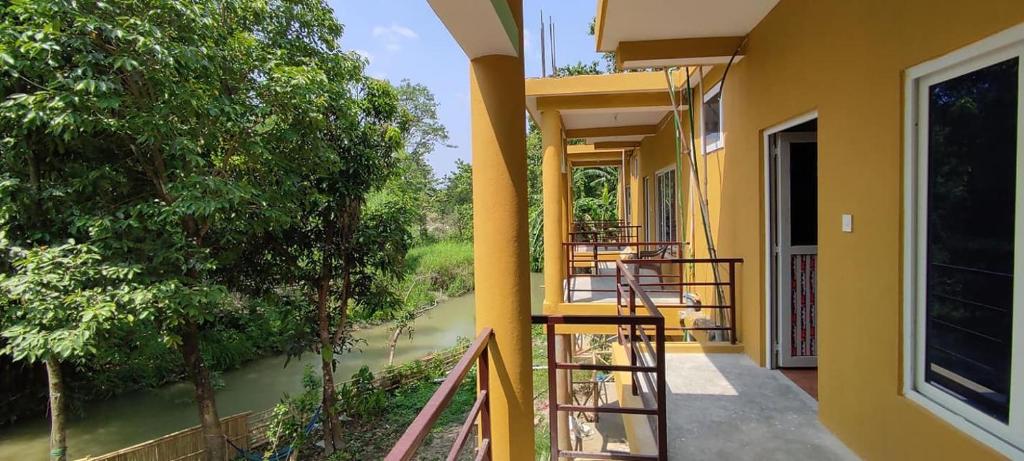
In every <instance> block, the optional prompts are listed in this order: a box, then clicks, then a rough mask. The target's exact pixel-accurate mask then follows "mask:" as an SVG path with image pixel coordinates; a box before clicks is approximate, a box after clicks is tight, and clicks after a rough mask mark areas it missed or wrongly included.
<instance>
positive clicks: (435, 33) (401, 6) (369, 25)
mask: <svg viewBox="0 0 1024 461" xmlns="http://www.w3.org/2000/svg"><path fill="white" fill-rule="evenodd" d="M329 3H330V5H331V6H332V7H333V8H334V13H335V15H336V16H337V17H338V19H339V20H340V21H341V22H342V24H344V25H345V35H344V37H343V38H342V46H343V47H344V48H345V49H348V50H356V51H358V52H359V53H361V54H363V55H364V56H366V57H367V58H368V59H369V60H370V66H369V68H368V73H369V74H370V75H373V76H375V77H379V78H386V79H388V80H391V81H393V82H396V83H397V82H398V81H400V80H401V79H403V78H408V79H409V80H412V81H413V82H418V83H422V84H424V85H426V86H427V87H429V88H430V89H431V91H433V92H434V95H435V97H436V98H437V101H438V103H439V113H440V118H441V121H442V122H443V123H444V124H445V126H447V127H448V131H449V133H450V134H451V143H452V144H453V145H455V146H456V147H455V148H451V149H449V148H443V147H442V148H439V149H438V150H437V151H436V152H435V153H434V154H433V157H432V158H430V159H429V160H430V163H431V165H433V166H434V170H435V172H436V173H437V175H438V176H439V177H440V176H443V175H444V174H446V173H448V172H450V171H451V170H452V169H453V168H454V165H455V159H457V158H460V159H463V160H466V161H468V160H469V158H470V149H469V142H470V141H469V136H470V127H469V62H468V61H467V60H466V56H465V55H464V54H463V53H462V50H461V49H460V48H459V46H458V44H456V43H455V40H453V39H452V37H451V35H449V34H448V31H447V30H446V29H445V28H444V25H442V24H441V21H440V20H438V19H437V16H435V15H434V11H433V10H431V9H430V5H428V4H427V1H426V0H329ZM596 8H597V3H596V2H595V1H594V0H524V4H523V14H524V17H525V19H526V21H525V29H526V34H525V41H526V46H525V49H526V75H527V76H539V75H540V73H541V70H540V10H541V9H543V10H544V15H545V16H551V18H552V19H553V20H554V22H555V28H556V31H555V33H556V35H557V38H558V43H557V45H558V64H559V65H565V64H569V63H573V62H576V61H580V60H582V61H586V62H589V61H593V60H599V59H600V54H598V53H597V52H595V51H594V39H593V37H591V36H589V35H587V29H588V27H589V24H590V20H591V19H592V18H593V16H594V12H595V11H596ZM549 71H550V70H549Z"/></svg>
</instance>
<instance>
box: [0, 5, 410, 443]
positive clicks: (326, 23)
mask: <svg viewBox="0 0 1024 461" xmlns="http://www.w3.org/2000/svg"><path fill="white" fill-rule="evenodd" d="M0 24H3V27H0V73H2V74H3V75H4V79H2V80H0V94H2V95H3V97H4V102H3V103H2V104H0V147H2V157H0V161H2V164H3V165H2V166H3V169H2V171H3V172H4V173H3V174H4V175H6V177H8V178H10V179H12V180H13V182H12V184H14V186H12V187H11V189H10V191H9V194H8V195H7V197H6V199H5V203H4V206H7V207H9V208H10V209H12V210H14V211H11V212H10V213H9V214H10V215H12V216H20V217H21V218H20V219H11V220H8V222H6V223H5V228H4V229H3V231H4V232H5V234H6V235H7V236H8V237H9V238H10V240H11V241H12V242H13V244H15V245H18V246H20V247H24V248H30V249H31V248H42V247H45V246H52V245H53V243H54V242H62V241H65V240H67V239H69V238H73V239H76V240H78V241H88V242H89V243H90V245H92V246H94V247H95V248H96V251H97V252H98V253H99V254H100V255H101V259H102V260H103V261H105V262H108V263H110V264H124V265H129V266H133V267H138V268H139V273H138V274H137V275H136V276H135V277H136V279H137V280H139V281H140V283H145V284H146V285H147V286H149V287H151V289H154V290H157V292H158V293H159V296H154V298H153V299H154V303H153V304H154V306H153V312H154V317H153V318H152V320H151V321H152V322H153V325H155V326H156V327H157V328H158V330H159V331H160V332H161V334H162V335H163V337H164V341H166V342H167V343H168V344H169V345H172V346H174V347H176V348H177V349H178V351H179V352H180V354H181V356H182V361H183V363H184V366H185V369H186V372H187V375H188V376H189V379H190V380H191V381H192V383H193V385H194V388H195V396H196V401H197V407H198V414H199V419H200V423H201V426H202V431H203V435H204V439H205V445H206V447H205V448H206V456H207V457H208V458H210V459H223V458H224V456H225V453H224V451H225V446H224V443H223V441H224V435H223V431H222V430H221V427H220V423H219V416H218V414H217V411H216V405H215V399H214V392H213V386H212V384H211V381H210V374H209V370H208V369H207V367H206V365H205V364H204V362H203V359H202V354H201V343H200V340H201V336H202V332H203V330H204V329H205V328H207V326H208V325H210V323H211V322H212V321H213V319H215V318H216V314H217V312H218V310H219V309H221V308H223V306H224V305H225V303H226V301H227V296H228V293H230V292H231V291H233V290H236V289H246V288H249V287H252V286H259V285H261V284H264V283H266V281H261V280H260V279H261V278H263V277H266V276H269V275H274V276H277V275H278V274H276V273H272V272H267V273H262V272H255V271H254V272H247V273H245V275H246V276H247V277H241V276H238V275H235V274H233V273H232V271H230V270H226V269H227V268H237V267H239V266H240V265H241V262H242V261H243V259H244V258H245V256H246V255H245V254H244V252H242V251H241V250H240V249H241V248H243V247H244V244H243V242H252V241H266V240H269V238H268V237H267V235H279V234H280V233H281V232H283V231H282V229H290V228H294V227H296V226H297V224H296V219H297V218H299V217H302V218H306V219H309V220H313V221H316V223H314V224H309V223H308V222H307V224H309V225H308V226H307V228H318V229H322V230H326V231H328V232H327V235H323V234H321V235H320V237H323V238H322V239H320V240H316V242H317V243H318V244H321V245H322V246H321V247H320V250H324V251H325V252H326V253H325V254H326V256H325V257H323V258H319V257H310V259H307V260H306V261H305V262H306V263H307V264H320V263H323V264H322V277H321V279H322V280H327V281H326V282H325V283H326V285H327V286H328V287H329V279H331V278H332V277H335V276H337V275H338V274H337V273H335V271H334V268H335V267H336V266H335V263H336V262H340V263H342V264H341V266H342V267H348V264H347V263H348V262H349V261H347V260H346V259H344V258H343V259H341V260H340V261H339V260H338V259H337V258H336V257H335V255H337V254H346V253H345V252H344V250H346V249H347V248H348V245H350V243H351V236H352V235H353V234H354V228H353V227H352V226H351V224H352V223H353V220H352V219H350V218H351V217H353V216H358V214H359V204H360V203H361V202H360V199H359V197H360V194H361V193H362V192H361V191H362V190H363V189H365V187H363V186H361V185H362V184H363V183H362V182H360V183H359V184H360V185H358V186H352V184H351V183H349V182H347V178H348V177H349V176H350V175H351V176H352V177H358V178H362V179H368V180H372V179H374V178H375V176H374V175H375V174H376V173H372V172H375V171H377V170H379V169H382V167H385V166H386V165H384V164H382V163H381V162H378V161H376V160H379V158H380V157H379V156H378V157H372V156H371V157H372V158H371V159H370V160H371V161H363V160H364V159H363V158H362V156H363V155H364V154H365V153H366V152H368V151H371V150H373V147H371V146H374V145H376V144H381V143H383V144H388V145H391V144H394V143H395V139H396V137H397V136H396V135H395V134H393V133H392V128H391V127H390V126H383V125H387V121H389V120H390V117H391V113H392V112H393V110H394V109H393V107H394V106H395V104H393V103H391V102H388V101H391V100H392V99H393V98H392V97H390V96H382V95H386V94H391V90H390V88H387V89H382V88H381V87H386V85H384V84H373V83H368V82H367V81H366V77H365V76H364V75H363V65H362V64H361V62H360V61H359V59H358V58H356V57H355V56H354V55H350V54H347V53H343V52H341V51H340V50H339V46H338V40H339V39H340V36H341V31H342V27H341V25H340V24H338V23H337V21H336V19H335V18H334V16H333V14H332V12H331V10H330V8H328V7H327V6H326V5H324V4H323V2H321V1H319V0H285V1H276V2H248V1H244V0H220V1H213V0H205V1H184V0H149V1H142V0H113V1H108V2H66V1H62V0H39V1H33V2H12V3H9V4H6V5H5V6H3V7H0ZM382 101H384V102H383V103H382ZM378 122H381V123H382V126H383V127H382V129H379V130H372V129H367V130H360V127H365V126H368V125H372V124H376V123H378ZM350 133H358V135H355V136H350ZM374 136H376V138H373V137H374ZM310 168H320V169H321V170H320V171H322V174H319V175H310V174H309V172H310V170H309V169H310ZM363 171H370V172H371V173H370V174H368V175H361V172H363ZM325 175H330V176H325ZM319 186H323V187H319ZM334 186H338V187H334ZM307 193H312V195H307ZM321 193H324V194H329V195H326V196H325V195H318V194H321ZM311 203H322V204H326V205H325V206H324V207H323V208H322V209H318V211H322V213H320V214H316V213H314V214H306V215H303V214H302V211H303V210H309V209H310V208H308V207H307V206H308V205H310V204H311ZM318 226H319V227H318ZM342 226H344V227H343V228H342ZM338 251H341V253H338ZM306 256H310V255H309V254H306ZM313 256H317V255H313ZM346 270H347V269H346ZM243 282H244V283H245V286H236V284H238V283H243ZM321 306H323V303H321ZM342 324H343V322H342Z"/></svg>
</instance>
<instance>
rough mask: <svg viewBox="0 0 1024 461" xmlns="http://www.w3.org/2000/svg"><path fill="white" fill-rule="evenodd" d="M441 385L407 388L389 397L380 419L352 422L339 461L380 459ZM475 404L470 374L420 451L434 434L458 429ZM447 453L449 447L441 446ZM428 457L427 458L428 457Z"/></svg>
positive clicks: (428, 382) (426, 383) (419, 384)
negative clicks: (343, 451)
mask: <svg viewBox="0 0 1024 461" xmlns="http://www.w3.org/2000/svg"><path fill="white" fill-rule="evenodd" d="M438 387H440V384H438V383H435V382H433V380H425V381H420V382H417V383H413V384H410V385H407V386H405V387H403V388H401V389H399V390H397V391H396V392H394V393H393V394H392V395H390V396H389V399H388V403H387V405H386V407H385V408H384V410H383V411H381V412H380V415H381V416H380V417H376V418H371V419H369V420H363V421H361V420H353V421H350V422H349V423H348V427H347V428H346V429H345V433H344V436H345V439H346V453H345V455H344V457H343V458H342V459H345V460H363V459H383V458H384V455H386V454H387V453H388V450H390V449H391V447H392V446H393V445H394V444H395V442H397V441H398V439H399V437H401V436H402V433H404V432H405V430H406V429H407V428H408V427H409V425H410V424H411V423H412V421H413V420H414V419H416V415H418V414H419V412H420V410H422V409H423V407H424V406H426V404H427V401H428V400H430V397H431V396H433V395H434V392H435V391H437V388H438ZM475 401H476V374H475V373H470V374H469V375H467V376H466V378H465V379H464V380H463V381H462V384H461V385H460V386H459V389H458V391H457V392H456V393H455V396H454V397H453V398H452V401H451V402H450V403H449V404H448V408H446V409H445V410H444V412H443V413H441V417H440V418H439V419H438V420H437V422H436V423H434V426H433V429H432V431H431V435H429V436H427V439H426V440H425V441H424V443H423V448H422V449H421V451H424V452H426V451H430V450H429V449H430V448H431V446H432V444H433V442H434V437H435V434H437V433H439V432H444V431H450V430H452V428H454V427H458V426H461V425H462V423H463V422H464V421H465V419H466V415H467V414H468V413H469V410H470V409H471V408H472V407H473V403H474V402H475ZM441 448H443V449H444V451H445V452H447V449H448V447H447V446H445V447H441ZM428 458H429V457H428Z"/></svg>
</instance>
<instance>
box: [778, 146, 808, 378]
mask: <svg viewBox="0 0 1024 461" xmlns="http://www.w3.org/2000/svg"><path fill="white" fill-rule="evenodd" d="M774 136H775V143H774V146H775V151H774V153H773V154H774V155H773V157H774V159H775V162H776V164H775V171H776V175H777V176H776V177H777V181H776V185H777V189H776V193H775V197H776V200H777V203H776V206H775V207H773V208H774V209H775V210H776V213H777V216H776V219H775V223H776V226H777V227H776V229H777V232H776V234H775V235H776V236H777V240H776V242H777V243H776V247H775V251H776V258H775V260H776V264H777V266H776V270H777V272H776V273H777V274H778V277H777V278H776V280H777V284H778V285H777V287H776V290H775V293H776V296H777V303H776V305H777V306H778V311H777V316H776V319H777V322H778V327H777V329H776V331H777V332H778V356H777V358H778V365H779V366H781V367H817V366H818V343H817V321H818V293H817V285H818V283H817V282H818V139H817V133H816V132H781V133H778V134H776V135H774Z"/></svg>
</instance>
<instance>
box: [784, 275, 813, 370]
mask: <svg viewBox="0 0 1024 461" xmlns="http://www.w3.org/2000/svg"><path fill="white" fill-rule="evenodd" d="M817 261H818V259H817V255H793V259H792V262H791V264H792V271H791V272H790V273H791V274H793V281H792V284H791V289H790V301H791V305H792V306H793V308H792V312H793V315H791V316H790V326H791V327H792V328H791V329H790V331H791V335H792V338H791V339H792V341H791V342H790V344H791V347H792V350H791V351H790V353H791V354H792V355H793V356H794V357H806V356H816V355H818V351H817V344H816V341H815V340H816V338H817V336H816V333H817V332H816V331H815V325H816V324H817V316H818V311H817V307H818V303H817V295H818V294H817V292H816V289H815V288H816V286H817V273H818V272H817V269H816V265H817Z"/></svg>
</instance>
